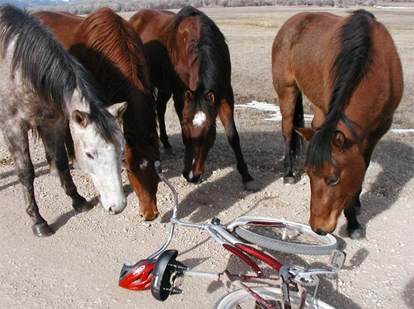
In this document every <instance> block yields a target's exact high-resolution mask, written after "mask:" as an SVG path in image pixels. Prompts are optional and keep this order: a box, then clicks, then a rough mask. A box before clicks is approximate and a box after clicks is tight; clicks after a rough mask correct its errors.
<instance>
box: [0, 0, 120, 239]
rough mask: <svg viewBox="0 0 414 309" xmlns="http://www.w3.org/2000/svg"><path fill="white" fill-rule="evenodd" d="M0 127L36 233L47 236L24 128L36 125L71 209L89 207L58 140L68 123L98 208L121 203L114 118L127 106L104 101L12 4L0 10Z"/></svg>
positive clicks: (50, 37) (37, 25) (33, 22)
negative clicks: (98, 196)
mask: <svg viewBox="0 0 414 309" xmlns="http://www.w3.org/2000/svg"><path fill="white" fill-rule="evenodd" d="M0 52H1V59H0V76H1V82H0V125H1V130H2V133H3V135H4V138H5V141H6V143H7V147H8V149H9V151H10V153H11V155H12V158H13V161H14V164H15V169H16V172H17V175H18V177H19V180H20V182H21V184H22V187H23V193H24V197H25V200H26V202H27V204H28V206H27V209H26V212H27V213H28V214H29V216H30V217H31V218H32V220H33V223H34V224H33V226H32V228H33V232H34V234H35V235H36V236H49V235H51V234H52V233H53V231H52V230H51V228H50V226H49V225H48V224H47V222H46V221H45V220H44V219H43V218H42V216H41V215H40V213H39V209H38V206H37V203H36V200H35V196H34V188H33V181H34V178H35V173H34V168H33V165H32V162H31V159H30V153H29V142H28V136H27V133H28V131H29V130H30V129H37V130H38V132H39V134H40V137H41V138H42V140H43V143H44V145H45V148H46V150H47V151H48V152H49V153H50V155H51V159H52V160H53V161H54V163H55V164H56V167H57V169H58V173H59V177H60V180H61V183H62V186H63V188H64V190H65V192H66V194H67V195H68V196H70V197H71V198H72V204H73V207H74V208H75V210H76V211H79V212H82V211H86V210H89V209H90V208H91V206H90V205H89V204H88V202H87V201H86V200H85V199H84V198H83V197H82V196H80V195H79V193H78V192H77V189H76V187H75V185H74V183H73V181H72V178H71V175H70V172H69V165H68V159H67V155H66V150H65V147H64V138H65V132H66V128H67V124H68V122H69V126H70V129H71V133H72V136H73V139H74V144H75V151H76V157H77V159H78V162H79V166H80V168H81V169H82V170H83V171H85V172H86V173H88V174H89V175H90V176H91V178H92V180H93V182H94V185H95V186H96V188H97V189H98V191H99V193H100V197H101V203H102V205H103V207H104V208H105V209H106V210H108V211H110V212H113V213H117V212H120V211H122V210H123V209H124V208H125V205H126V200H125V195H124V193H123V188H122V179H121V155H122V149H123V147H124V138H123V134H122V132H121V129H120V127H119V125H118V122H117V119H116V118H118V117H120V116H121V115H122V113H123V111H124V110H125V107H126V106H125V103H119V104H115V105H113V106H111V107H106V106H108V105H109V104H108V102H107V99H106V98H105V97H104V96H103V95H102V94H101V93H102V91H100V88H99V86H97V84H96V82H95V81H94V79H93V78H92V77H91V76H90V75H89V74H88V73H87V72H86V71H85V69H84V68H83V67H82V66H81V65H80V64H79V63H78V62H77V61H76V60H75V59H74V58H73V57H72V56H71V55H70V54H69V53H68V52H67V51H66V50H65V49H64V48H63V47H62V46H61V45H60V44H59V43H58V42H57V41H56V40H55V38H54V36H53V35H52V34H51V32H50V31H49V30H48V29H47V28H46V27H44V26H43V25H41V23H40V22H39V21H38V20H37V19H36V18H35V17H33V16H30V15H29V14H27V13H26V12H24V11H22V10H20V9H17V8H15V7H13V6H11V5H4V6H1V7H0Z"/></svg>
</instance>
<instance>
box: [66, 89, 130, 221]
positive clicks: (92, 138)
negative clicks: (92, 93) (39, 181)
mask: <svg viewBox="0 0 414 309" xmlns="http://www.w3.org/2000/svg"><path fill="white" fill-rule="evenodd" d="M81 100H82V98H81V97H80V95H79V93H78V91H75V92H74V95H73V97H72V102H71V105H75V106H76V105H77V104H79V105H78V106H80V104H81V102H80V101H81ZM125 109H126V103H117V104H114V105H111V106H109V107H107V108H106V110H103V111H102V113H103V114H104V115H105V114H106V115H105V119H99V117H96V116H94V115H93V113H91V112H89V111H85V110H80V109H73V110H72V111H71V115H70V117H69V124H70V129H71V133H72V138H73V142H74V146H75V154H76V158H77V161H78V163H79V166H80V168H81V169H82V170H83V171H84V172H86V173H88V174H89V175H90V176H91V178H92V181H93V183H94V185H95V187H96V188H97V190H98V191H99V193H100V202H101V204H102V206H103V207H104V208H105V209H106V210H107V211H109V212H111V213H119V212H121V211H122V210H124V208H125V206H126V199H125V195H124V192H123V187H122V179H121V158H122V152H123V149H124V145H125V141H124V137H123V134H122V131H121V129H120V127H119V119H120V118H121V117H122V114H123V112H124V111H125ZM103 122H105V123H103ZM108 130H110V132H108ZM105 131H106V132H105Z"/></svg>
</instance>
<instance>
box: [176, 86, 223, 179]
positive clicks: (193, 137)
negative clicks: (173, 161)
mask: <svg viewBox="0 0 414 309" xmlns="http://www.w3.org/2000/svg"><path fill="white" fill-rule="evenodd" d="M215 100H216V99H215V95H214V93H213V92H212V91H206V92H205V91H199V90H197V91H195V92H194V91H191V90H189V89H187V90H186V91H185V93H184V107H183V112H182V117H181V129H182V137H183V141H184V146H185V157H184V170H183V176H184V177H185V178H186V179H187V181H189V182H193V183H199V182H201V181H202V178H203V174H204V170H205V167H204V163H205V161H206V158H207V154H208V152H209V151H210V149H211V147H213V145H214V142H215V140H216V117H217V112H216V107H215V104H216V101H215Z"/></svg>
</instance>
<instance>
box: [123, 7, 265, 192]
mask: <svg viewBox="0 0 414 309" xmlns="http://www.w3.org/2000/svg"><path fill="white" fill-rule="evenodd" d="M129 22H130V23H131V24H132V25H133V27H134V29H135V30H136V31H137V32H138V34H139V35H140V37H141V40H142V41H143V43H144V47H145V51H146V53H147V55H148V57H149V62H150V71H151V80H152V83H153V85H154V87H156V88H157V90H158V95H157V100H156V106H157V115H158V123H159V127H160V140H161V142H162V144H163V147H164V149H165V150H166V153H167V152H168V150H169V149H171V145H170V143H169V142H168V136H167V133H166V130H165V120H164V114H165V110H166V104H167V102H168V100H169V99H170V97H171V95H172V96H173V99H174V106H175V110H176V112H177V115H178V118H179V120H180V123H181V128H182V139H183V142H184V146H185V157H184V169H183V173H182V174H183V176H184V177H185V178H186V179H187V181H188V182H192V183H199V182H201V181H202V179H203V175H204V172H205V161H206V159H207V155H208V152H209V151H210V149H211V147H212V146H213V145H214V142H215V139H216V118H217V115H218V116H219V117H220V120H221V122H222V124H223V126H224V128H225V131H226V134H227V139H228V142H229V144H230V146H231V147H232V149H233V152H234V155H235V157H236V161H237V170H238V171H239V172H240V174H241V177H242V182H243V186H244V189H246V190H249V191H256V190H258V185H257V183H256V181H255V180H254V179H253V178H252V177H251V176H250V174H249V172H248V168H247V165H246V162H245V161H244V158H243V154H242V150H241V146H240V138H239V134H238V132H237V129H236V124H235V122H234V95H233V88H232V86H231V63H230V53H229V49H228V46H227V43H226V40H225V38H224V35H223V34H222V33H221V31H220V29H219V28H218V27H217V25H216V24H215V23H214V22H213V21H212V20H211V19H210V18H209V17H208V16H207V15H205V14H204V13H203V12H201V11H199V10H197V9H196V8H194V7H191V6H185V7H184V8H182V9H181V10H180V11H179V12H178V13H177V14H174V13H172V12H166V11H154V10H142V11H139V12H138V13H136V14H135V15H133V16H132V17H131V18H130V20H129Z"/></svg>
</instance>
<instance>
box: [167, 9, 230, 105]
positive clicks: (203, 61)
mask: <svg viewBox="0 0 414 309" xmlns="http://www.w3.org/2000/svg"><path fill="white" fill-rule="evenodd" d="M189 16H198V21H199V23H200V29H201V31H200V32H201V33H200V37H199V38H197V40H195V41H194V46H193V51H194V52H195V53H196V54H197V58H196V60H199V62H200V67H199V81H198V86H197V90H196V92H200V95H204V94H205V93H207V92H208V91H209V90H212V91H213V93H214V94H215V96H216V101H217V102H220V100H221V98H223V97H224V96H225V94H226V91H227V86H228V85H229V84H230V75H231V65H230V53H229V49H228V46H227V43H226V39H225V37H224V35H223V34H222V33H221V31H220V29H219V28H218V27H217V25H216V24H215V23H214V22H213V21H212V20H211V19H210V18H209V17H208V16H207V15H205V14H204V13H203V12H201V11H199V10H197V9H196V8H194V7H192V6H186V7H184V8H183V9H182V10H180V11H179V12H178V13H177V16H176V18H175V21H174V25H173V27H174V28H175V29H176V28H177V27H178V25H179V24H180V22H181V21H182V20H183V19H184V18H186V17H189Z"/></svg>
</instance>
